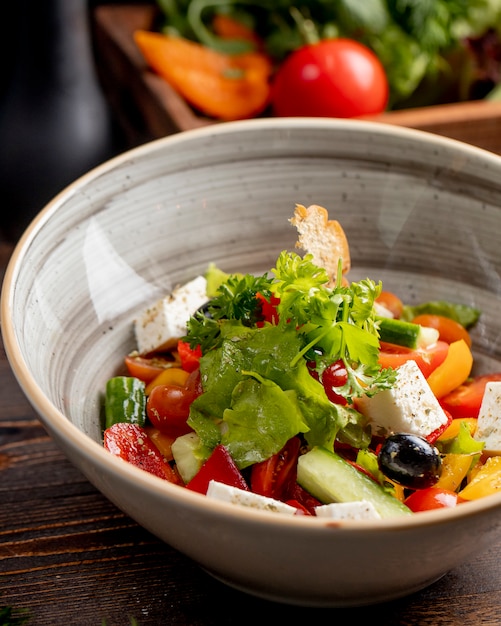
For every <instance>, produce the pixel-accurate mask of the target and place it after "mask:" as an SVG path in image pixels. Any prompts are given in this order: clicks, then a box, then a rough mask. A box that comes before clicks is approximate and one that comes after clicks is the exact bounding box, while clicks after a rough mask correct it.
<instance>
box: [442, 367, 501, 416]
mask: <svg viewBox="0 0 501 626" xmlns="http://www.w3.org/2000/svg"><path fill="white" fill-rule="evenodd" d="M491 381H501V372H496V373H493V374H481V375H479V376H475V377H474V378H471V379H468V380H467V381H466V382H464V383H463V384H462V385H459V387H456V389H454V390H453V391H451V392H450V393H448V394H447V395H446V396H444V397H443V398H440V404H441V405H442V407H443V408H444V409H445V410H446V411H448V412H449V413H450V414H451V415H452V417H453V418H456V417H478V414H479V412H480V405H481V404H482V398H483V396H484V392H485V385H486V384H487V383H488V382H491Z"/></svg>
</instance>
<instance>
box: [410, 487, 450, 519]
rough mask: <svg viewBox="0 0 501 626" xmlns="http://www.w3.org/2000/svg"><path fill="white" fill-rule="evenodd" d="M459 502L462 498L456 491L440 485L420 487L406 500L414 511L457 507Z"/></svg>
mask: <svg viewBox="0 0 501 626" xmlns="http://www.w3.org/2000/svg"><path fill="white" fill-rule="evenodd" d="M459 502H461V498H460V497H459V496H458V494H457V493H456V492H455V491H449V490H448V489H442V488H440V487H428V488H427V489H418V490H417V491H414V492H413V493H411V495H410V496H408V497H407V498H406V499H405V500H404V503H405V504H406V505H407V506H408V507H409V509H410V510H411V511H414V513H418V512H419V511H431V510H433V509H443V508H447V507H455V506H457V504H459Z"/></svg>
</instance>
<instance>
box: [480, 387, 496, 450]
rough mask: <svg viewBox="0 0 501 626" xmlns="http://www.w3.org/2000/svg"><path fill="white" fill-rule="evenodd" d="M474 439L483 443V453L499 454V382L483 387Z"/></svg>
mask: <svg viewBox="0 0 501 626" xmlns="http://www.w3.org/2000/svg"><path fill="white" fill-rule="evenodd" d="M474 438H475V439H476V440H477V441H484V442H485V452H490V453H493V454H501V382H500V381H491V382H488V383H487V384H486V385H485V391H484V396H483V398H482V404H481V406H480V412H479V414H478V420H477V429H476V431H475V435H474Z"/></svg>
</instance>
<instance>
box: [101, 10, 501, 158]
mask: <svg viewBox="0 0 501 626" xmlns="http://www.w3.org/2000/svg"><path fill="white" fill-rule="evenodd" d="M155 11H156V7H155V5H153V4H152V5H149V4H142V5H102V6H100V7H98V8H97V9H95V11H94V13H93V26H94V38H95V46H96V58H97V63H98V70H99V74H100V77H101V81H102V84H103V88H104V90H105V92H106V94H107V96H108V98H109V100H110V103H111V105H112V107H113V109H114V112H115V114H116V116H117V119H118V121H119V123H120V125H121V127H122V128H123V130H124V132H125V134H126V138H127V140H128V142H129V143H130V144H131V145H137V144H140V143H143V142H144V141H148V140H150V139H155V138H158V137H163V136H164V135H169V134H172V133H176V132H180V131H184V130H189V129H192V128H197V127H200V126H206V125H208V124H214V123H217V122H215V121H214V120H211V119H208V118H205V117H202V116H200V115H199V114H198V113H196V112H195V111H194V110H193V109H192V108H191V107H190V106H189V105H188V104H187V103H186V102H185V100H184V99H183V98H181V97H180V96H179V95H178V94H177V93H176V92H175V91H174V90H173V89H172V88H171V87H170V85H169V84H168V83H166V82H165V81H164V80H163V79H161V78H160V77H159V76H157V75H156V74H154V73H153V72H151V71H150V70H149V69H148V67H147V65H146V63H145V61H144V59H143V57H142V55H141V53H140V52H139V50H138V48H137V47H136V45H135V43H134V40H133V38H132V34H133V32H134V31H135V30H137V29H151V28H152V27H153V21H154V17H155ZM365 119H372V120H377V121H379V122H384V123H389V124H397V125H401V126H408V127H410V128H417V129H421V130H425V131H429V132H433V133H437V134H439V135H444V136H446V137H451V138H453V139H459V140H461V141H465V142H467V143H471V144H473V145H476V146H479V147H481V148H484V149H486V150H491V151H492V152H496V153H498V154H501V102H487V101H475V102H462V103H458V104H445V105H438V106H430V107H423V108H416V109H405V110H401V111H392V112H388V113H383V114H381V115H378V116H375V117H370V118H365Z"/></svg>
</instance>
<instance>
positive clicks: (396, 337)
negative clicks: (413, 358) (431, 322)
mask: <svg viewBox="0 0 501 626" xmlns="http://www.w3.org/2000/svg"><path fill="white" fill-rule="evenodd" d="M378 323H379V339H380V341H384V342H386V343H394V344H396V345H397V346H403V347H404V348H411V349H412V350H416V349H418V348H426V347H428V346H431V345H432V344H434V343H436V342H437V340H438V337H439V332H438V330H437V329H436V328H427V327H426V326H420V325H419V324H413V323H412V322H404V321H403V320H397V319H393V318H391V317H378Z"/></svg>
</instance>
